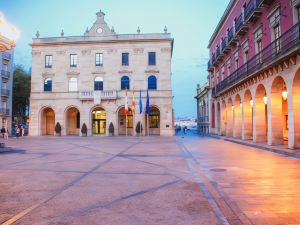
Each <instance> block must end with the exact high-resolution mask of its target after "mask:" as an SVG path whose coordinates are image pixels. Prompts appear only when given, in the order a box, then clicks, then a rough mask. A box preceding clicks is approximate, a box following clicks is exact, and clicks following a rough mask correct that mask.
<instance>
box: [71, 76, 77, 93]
mask: <svg viewBox="0 0 300 225" xmlns="http://www.w3.org/2000/svg"><path fill="white" fill-rule="evenodd" d="M69 91H77V78H76V77H72V78H70V79H69Z"/></svg>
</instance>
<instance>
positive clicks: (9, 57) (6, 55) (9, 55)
mask: <svg viewBox="0 0 300 225" xmlns="http://www.w3.org/2000/svg"><path fill="white" fill-rule="evenodd" d="M2 58H4V59H7V60H10V59H11V54H10V53H8V52H2Z"/></svg>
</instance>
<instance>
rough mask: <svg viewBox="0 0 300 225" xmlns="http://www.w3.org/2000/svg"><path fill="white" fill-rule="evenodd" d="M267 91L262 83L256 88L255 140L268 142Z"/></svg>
mask: <svg viewBox="0 0 300 225" xmlns="http://www.w3.org/2000/svg"><path fill="white" fill-rule="evenodd" d="M267 100H268V99H267V92H266V89H265V87H264V86H263V85H262V84H259V85H258V86H257V88H256V94H255V108H254V110H255V124H256V125H255V131H256V132H255V133H256V134H255V139H254V141H255V142H266V141H267V136H268V113H267V111H268V110H267Z"/></svg>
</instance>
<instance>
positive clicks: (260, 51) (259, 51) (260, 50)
mask: <svg viewBox="0 0 300 225" xmlns="http://www.w3.org/2000/svg"><path fill="white" fill-rule="evenodd" d="M256 43H257V52H258V62H259V63H262V48H263V47H262V40H261V39H260V40H258V41H257V42H256Z"/></svg>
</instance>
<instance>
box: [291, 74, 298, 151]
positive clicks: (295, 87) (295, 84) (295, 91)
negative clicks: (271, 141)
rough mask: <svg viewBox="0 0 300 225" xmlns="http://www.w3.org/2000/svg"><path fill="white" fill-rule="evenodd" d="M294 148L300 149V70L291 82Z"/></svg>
mask: <svg viewBox="0 0 300 225" xmlns="http://www.w3.org/2000/svg"><path fill="white" fill-rule="evenodd" d="M293 109H294V143H295V144H294V147H295V148H300V116H299V115H300V69H299V70H298V71H297V73H296V75H295V77H294V81H293Z"/></svg>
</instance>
